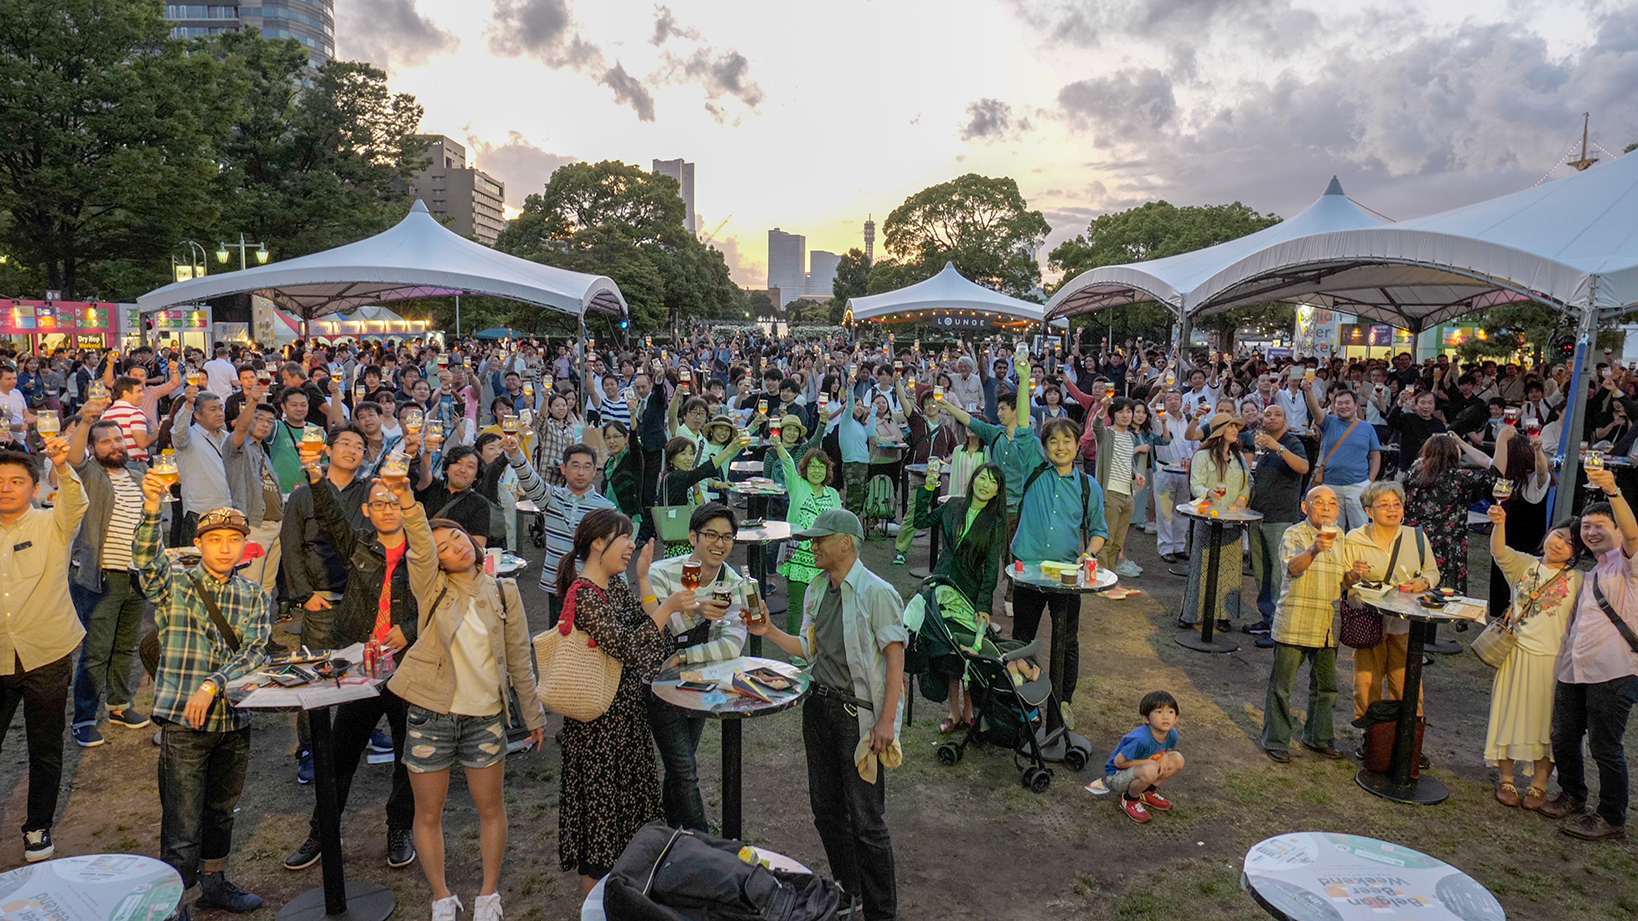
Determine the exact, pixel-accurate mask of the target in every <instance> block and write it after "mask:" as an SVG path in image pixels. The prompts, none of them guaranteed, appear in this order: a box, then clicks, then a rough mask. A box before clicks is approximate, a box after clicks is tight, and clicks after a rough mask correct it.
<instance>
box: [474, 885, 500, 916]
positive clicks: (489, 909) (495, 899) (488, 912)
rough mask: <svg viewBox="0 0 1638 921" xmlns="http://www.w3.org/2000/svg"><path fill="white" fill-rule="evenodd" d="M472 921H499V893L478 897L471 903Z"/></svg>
mask: <svg viewBox="0 0 1638 921" xmlns="http://www.w3.org/2000/svg"><path fill="white" fill-rule="evenodd" d="M472 921H501V903H500V893H499V892H496V893H492V894H490V895H480V896H478V900H477V901H476V902H473V903H472Z"/></svg>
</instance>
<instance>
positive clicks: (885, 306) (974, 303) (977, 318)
mask: <svg viewBox="0 0 1638 921" xmlns="http://www.w3.org/2000/svg"><path fill="white" fill-rule="evenodd" d="M847 307H848V310H849V311H851V312H852V315H853V320H854V322H860V321H863V320H879V321H882V322H894V323H897V322H928V323H932V324H933V325H935V326H938V327H947V328H949V329H952V330H956V329H976V328H979V327H980V326H983V325H987V324H988V323H989V322H991V321H994V322H998V323H1000V324H1001V325H1003V326H1006V325H1023V324H1026V323H1039V322H1041V318H1042V315H1043V312H1044V309H1043V308H1042V306H1041V305H1040V304H1036V303H1032V302H1030V301H1024V300H1019V299H1018V298H1016V297H1008V296H1007V295H1005V294H1002V293H1001V292H999V291H994V290H991V289H989V288H986V287H984V286H983V285H980V284H977V283H975V282H971V281H968V280H967V279H966V277H964V276H963V275H962V274H961V273H960V272H957V271H956V269H955V266H954V265H953V264H951V263H948V262H946V263H944V268H943V270H941V271H940V272H939V273H938V274H937V275H934V276H933V277H932V278H929V279H926V280H924V281H918V282H916V283H915V284H913V285H906V286H904V287H903V288H899V289H898V290H896V291H886V292H883V293H881V294H872V295H868V296H866V297H852V298H848V301H847ZM1057 325H1059V326H1066V325H1068V324H1067V323H1058V324H1057Z"/></svg>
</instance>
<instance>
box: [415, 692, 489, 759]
mask: <svg viewBox="0 0 1638 921" xmlns="http://www.w3.org/2000/svg"><path fill="white" fill-rule="evenodd" d="M505 721H506V714H505V712H504V711H503V712H500V713H496V714H494V715H493V716H462V715H461V714H459V713H433V712H432V711H431V710H428V709H426V708H425V707H417V706H416V705H414V704H410V708H409V713H408V714H406V715H405V717H404V730H405V731H404V767H406V768H408V769H409V770H410V771H412V772H414V773H416V774H433V773H437V772H438V771H447V770H449V769H450V768H452V767H454V766H455V762H457V761H459V762H460V763H461V767H465V768H473V769H477V768H486V767H490V766H491V765H495V764H499V763H501V762H502V761H505V760H506V726H505Z"/></svg>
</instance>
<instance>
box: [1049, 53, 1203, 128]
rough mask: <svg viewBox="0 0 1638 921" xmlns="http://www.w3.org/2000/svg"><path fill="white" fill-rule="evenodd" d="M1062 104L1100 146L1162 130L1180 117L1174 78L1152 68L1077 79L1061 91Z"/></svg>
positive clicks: (1073, 121)
mask: <svg viewBox="0 0 1638 921" xmlns="http://www.w3.org/2000/svg"><path fill="white" fill-rule="evenodd" d="M1058 105H1059V107H1060V108H1061V109H1062V110H1063V113H1064V115H1065V116H1067V117H1068V119H1069V120H1070V122H1071V123H1072V124H1074V125H1076V126H1077V127H1090V128H1092V129H1094V131H1095V133H1096V134H1097V135H1098V136H1099V137H1098V141H1099V144H1100V145H1107V144H1108V143H1112V142H1113V139H1114V138H1118V137H1126V136H1130V135H1131V134H1132V133H1134V132H1140V133H1143V134H1149V133H1152V132H1155V131H1159V130H1160V129H1162V128H1165V127H1166V126H1167V125H1169V124H1170V123H1171V122H1172V120H1173V119H1174V118H1175V117H1176V116H1177V99H1176V97H1174V96H1173V95H1172V81H1171V78H1170V77H1167V76H1166V75H1165V74H1163V73H1161V72H1160V71H1158V70H1155V69H1154V68H1152V67H1149V68H1145V69H1143V70H1123V71H1118V72H1116V73H1113V74H1110V75H1108V76H1104V77H1094V78H1092V79H1088V80H1077V81H1075V82H1074V83H1071V84H1068V85H1067V86H1065V87H1064V88H1063V89H1061V90H1059V91H1058ZM1106 138H1107V140H1106Z"/></svg>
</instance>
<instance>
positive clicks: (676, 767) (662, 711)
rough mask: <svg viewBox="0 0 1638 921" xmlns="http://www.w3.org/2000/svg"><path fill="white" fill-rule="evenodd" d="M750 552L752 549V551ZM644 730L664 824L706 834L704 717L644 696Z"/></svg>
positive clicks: (708, 828)
mask: <svg viewBox="0 0 1638 921" xmlns="http://www.w3.org/2000/svg"><path fill="white" fill-rule="evenodd" d="M753 552H755V551H754V548H753ZM648 728H649V731H650V732H652V733H653V734H654V744H655V746H657V747H658V748H659V749H660V764H661V765H662V766H663V767H664V768H665V777H664V779H663V781H662V783H661V784H660V808H661V809H662V810H664V812H665V821H666V824H667V825H670V826H671V827H673V828H688V829H692V830H694V831H703V832H709V831H710V830H711V826H710V825H709V824H708V823H707V822H706V820H705V801H704V800H703V799H701V798H700V772H699V766H698V764H697V762H696V761H695V760H694V752H695V751H696V750H698V749H699V745H700V735H701V733H703V732H704V731H705V717H703V716H692V715H690V714H689V713H688V712H687V711H685V710H682V709H681V708H679V707H673V706H672V705H670V704H668V703H666V702H665V701H663V700H660V699H659V698H658V697H655V696H654V695H653V694H649V695H648Z"/></svg>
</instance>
